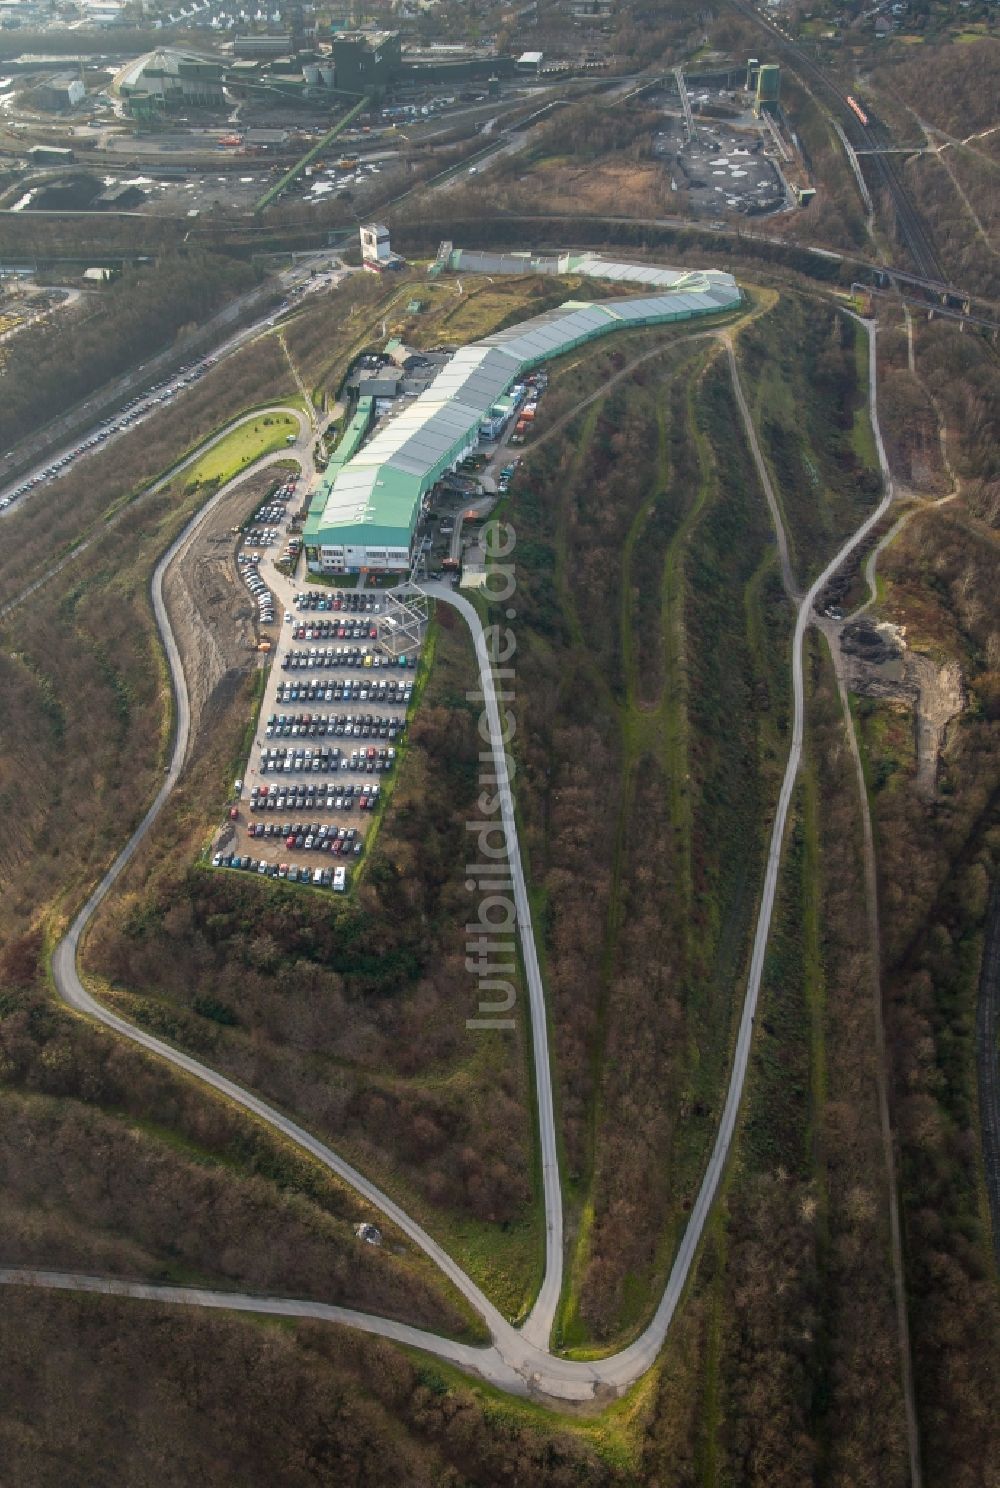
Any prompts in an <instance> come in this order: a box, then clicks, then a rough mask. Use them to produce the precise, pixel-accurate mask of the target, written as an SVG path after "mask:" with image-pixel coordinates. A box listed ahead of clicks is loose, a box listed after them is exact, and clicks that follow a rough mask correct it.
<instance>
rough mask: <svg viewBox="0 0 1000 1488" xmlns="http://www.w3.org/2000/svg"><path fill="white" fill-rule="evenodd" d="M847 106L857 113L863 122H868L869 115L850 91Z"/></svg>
mask: <svg viewBox="0 0 1000 1488" xmlns="http://www.w3.org/2000/svg"><path fill="white" fill-rule="evenodd" d="M847 106H848V108H849V109H851V111H852V112H853V113H855V114H857V116H858V118H859V119H860V120H861V122H862V124H867V123H868V115H867V114H866V113H865V111H864V109H863V108H862V107H861V105H860V103H859V102H858V100H857V99H856V98H852V97H851V95H850V93H848V95H847Z"/></svg>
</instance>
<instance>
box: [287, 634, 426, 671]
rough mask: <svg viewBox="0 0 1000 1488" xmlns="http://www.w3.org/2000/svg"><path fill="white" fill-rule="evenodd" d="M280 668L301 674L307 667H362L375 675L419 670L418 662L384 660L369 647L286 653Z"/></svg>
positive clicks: (340, 647) (321, 648)
mask: <svg viewBox="0 0 1000 1488" xmlns="http://www.w3.org/2000/svg"><path fill="white" fill-rule="evenodd" d="M307 639H308V637H307ZM281 665H282V668H283V669H284V670H285V671H286V672H297V671H302V670H303V669H305V668H307V667H323V668H326V667H353V668H357V667H363V668H365V669H367V670H374V671H378V670H385V669H386V668H391V667H395V668H397V669H398V670H399V671H401V672H405V671H406V670H407V669H408V668H409V669H413V668H415V667H416V665H417V658H416V657H415V656H411V657H409V658H407V657H405V656H397V657H392V656H383V655H382V653H381V652H379V651H373V650H372V649H371V648H370V647H369V646H322V647H320V646H310V647H309V649H308V651H307V650H306V649H305V647H303V648H302V650H295V651H286V652H285V654H284V656H283V657H282V658H281Z"/></svg>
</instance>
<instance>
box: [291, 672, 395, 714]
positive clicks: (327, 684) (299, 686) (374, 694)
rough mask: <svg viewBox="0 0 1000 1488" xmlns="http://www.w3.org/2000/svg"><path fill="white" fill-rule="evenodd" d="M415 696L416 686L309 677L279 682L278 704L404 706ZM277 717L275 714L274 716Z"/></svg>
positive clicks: (360, 679)
mask: <svg viewBox="0 0 1000 1488" xmlns="http://www.w3.org/2000/svg"><path fill="white" fill-rule="evenodd" d="M412 696H413V688H412V685H411V686H410V688H409V689H407V688H405V687H393V686H390V684H389V683H387V682H376V680H375V678H374V677H371V678H369V677H354V678H352V677H347V678H345V679H343V680H340V679H338V680H337V681H334V680H333V679H332V678H326V679H324V678H322V677H309V678H303V679H302V681H301V682H279V684H278V687H277V691H276V692H275V701H276V702H279V703H339V702H345V703H368V702H372V703H401V704H403V705H404V706H405V704H407V703H408V702H409V701H410V698H411V697H412ZM272 716H273V715H272Z"/></svg>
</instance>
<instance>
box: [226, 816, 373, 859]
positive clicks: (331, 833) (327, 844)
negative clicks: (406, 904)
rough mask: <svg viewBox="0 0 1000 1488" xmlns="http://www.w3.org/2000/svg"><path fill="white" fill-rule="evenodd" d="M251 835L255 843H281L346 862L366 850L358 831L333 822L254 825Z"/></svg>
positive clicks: (265, 823)
mask: <svg viewBox="0 0 1000 1488" xmlns="http://www.w3.org/2000/svg"><path fill="white" fill-rule="evenodd" d="M248 831H249V834H250V836H251V837H253V838H254V839H255V840H256V839H260V840H261V841H263V840H264V839H265V838H267V839H273V840H275V841H278V840H279V839H280V840H281V841H282V842H283V843H284V844H285V846H286V847H287V848H288V849H289V850H290V851H294V852H328V853H336V854H338V855H339V856H340V857H344V858H346V857H348V856H349V855H350V856H353V857H360V855H361V851H362V848H363V847H364V840H363V838H361V837H359V836H358V829H357V827H338V826H335V825H333V824H331V823H329V822H251V823H250V827H249V828H248Z"/></svg>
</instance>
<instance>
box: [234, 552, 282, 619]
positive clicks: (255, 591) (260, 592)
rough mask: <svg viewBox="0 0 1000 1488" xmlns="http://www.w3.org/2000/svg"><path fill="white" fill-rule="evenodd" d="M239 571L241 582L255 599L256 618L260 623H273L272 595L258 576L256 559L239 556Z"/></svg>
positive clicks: (258, 570)
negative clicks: (241, 577) (241, 576)
mask: <svg viewBox="0 0 1000 1488" xmlns="http://www.w3.org/2000/svg"><path fill="white" fill-rule="evenodd" d="M240 572H241V573H242V575H243V582H244V584H246V586H247V588H248V589H249V590H250V593H251V594H252V595H253V597H254V599H255V600H256V601H257V619H258V620H259V621H260V623H261V625H273V624H274V596H273V594H272V593H271V591H270V589H269V588H268V587H267V585H266V584H265V583H264V580H263V579H262V578H261V576H260V569H259V568H258V567H257V559H256V558H252V557H250V556H248V555H245V554H244V555H241V556H240Z"/></svg>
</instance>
